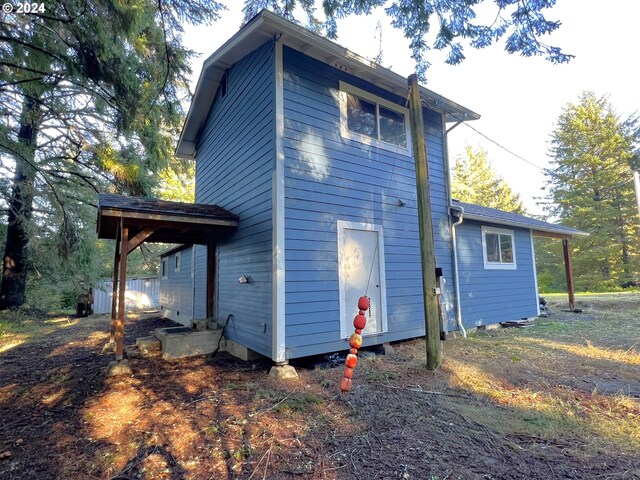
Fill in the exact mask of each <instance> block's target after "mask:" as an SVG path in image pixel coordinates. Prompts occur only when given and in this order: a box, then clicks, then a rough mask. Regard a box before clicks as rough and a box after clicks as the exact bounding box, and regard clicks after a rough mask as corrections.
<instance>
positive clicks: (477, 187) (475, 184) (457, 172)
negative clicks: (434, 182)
mask: <svg viewBox="0 0 640 480" xmlns="http://www.w3.org/2000/svg"><path fill="white" fill-rule="evenodd" d="M451 194H452V196H453V198H455V199H457V200H460V201H462V202H467V203H473V204H475V205H481V206H483V207H491V208H497V209H499V210H504V211H506V212H516V213H525V208H524V205H523V204H522V201H521V200H520V195H518V194H517V193H514V192H513V190H512V189H511V187H510V186H509V185H508V184H507V182H505V180H504V179H503V178H502V177H501V176H500V175H498V174H497V173H496V172H495V170H494V169H493V168H492V167H491V163H490V162H489V160H488V159H487V152H486V151H484V150H482V149H480V150H478V151H475V152H474V151H473V149H472V148H471V146H469V145H467V147H466V155H465V156H462V155H460V156H458V157H457V159H456V164H455V166H454V167H453V179H452V183H451Z"/></svg>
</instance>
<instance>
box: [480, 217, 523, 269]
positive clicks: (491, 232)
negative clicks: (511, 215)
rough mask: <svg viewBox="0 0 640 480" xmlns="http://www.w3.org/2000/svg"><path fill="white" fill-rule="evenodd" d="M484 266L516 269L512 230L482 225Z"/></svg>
mask: <svg viewBox="0 0 640 480" xmlns="http://www.w3.org/2000/svg"><path fill="white" fill-rule="evenodd" d="M482 256H483V260H484V268H488V269H505V270H515V269H516V250H515V236H514V234H513V230H506V229H504V228H493V227H482Z"/></svg>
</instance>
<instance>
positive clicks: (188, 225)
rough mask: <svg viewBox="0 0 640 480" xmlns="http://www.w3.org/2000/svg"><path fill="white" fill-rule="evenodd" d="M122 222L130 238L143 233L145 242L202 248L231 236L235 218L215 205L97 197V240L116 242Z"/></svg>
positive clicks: (109, 196) (103, 194)
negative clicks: (104, 239) (103, 239)
mask: <svg viewBox="0 0 640 480" xmlns="http://www.w3.org/2000/svg"><path fill="white" fill-rule="evenodd" d="M121 222H122V224H123V226H126V227H128V229H129V235H130V237H132V238H133V237H135V236H136V235H138V234H142V232H146V233H145V234H144V235H145V237H144V241H145V242H153V243H181V244H200V245H204V244H208V243H211V242H215V241H216V240H218V239H220V238H223V237H226V236H227V235H229V234H231V233H232V232H233V231H234V230H235V229H236V228H237V227H238V216H237V215H234V214H233V213H231V212H229V211H227V210H225V209H224V208H222V207H219V206H217V205H203V204H193V203H183V202H170V201H166V200H158V199H154V198H143V197H130V196H125V195H114V194H108V193H101V194H99V195H98V225H97V231H98V238H106V239H114V240H115V239H116V238H117V236H118V229H119V227H120V224H121Z"/></svg>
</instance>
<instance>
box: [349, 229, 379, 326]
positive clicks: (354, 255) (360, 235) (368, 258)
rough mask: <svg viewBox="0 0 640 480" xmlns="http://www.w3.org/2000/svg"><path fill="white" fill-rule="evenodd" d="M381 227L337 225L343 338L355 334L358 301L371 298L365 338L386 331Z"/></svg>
mask: <svg viewBox="0 0 640 480" xmlns="http://www.w3.org/2000/svg"><path fill="white" fill-rule="evenodd" d="M381 259H384V243H383V237H382V227H380V226H376V225H369V224H361V223H352V222H343V221H338V261H339V277H340V313H341V315H340V316H341V319H340V323H341V329H340V330H341V336H342V338H346V337H348V336H349V335H351V333H353V317H354V316H355V315H356V314H357V313H358V299H359V298H360V297H361V296H363V295H365V296H367V297H369V298H370V304H371V307H370V308H369V310H368V311H367V314H366V317H367V325H366V326H365V328H364V330H363V335H374V334H377V333H382V332H385V331H386V330H387V328H386V327H387V325H386V299H385V288H384V263H383V262H381V261H380V260H381Z"/></svg>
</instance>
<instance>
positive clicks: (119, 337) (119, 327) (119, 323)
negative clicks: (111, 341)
mask: <svg viewBox="0 0 640 480" xmlns="http://www.w3.org/2000/svg"><path fill="white" fill-rule="evenodd" d="M128 238H129V227H126V226H125V225H124V221H121V223H120V252H122V254H121V255H120V281H119V282H118V284H119V288H118V317H117V319H116V361H118V362H119V361H121V360H122V355H123V351H124V301H125V290H126V288H127V252H128V251H129V241H128V240H127V239H128Z"/></svg>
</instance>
